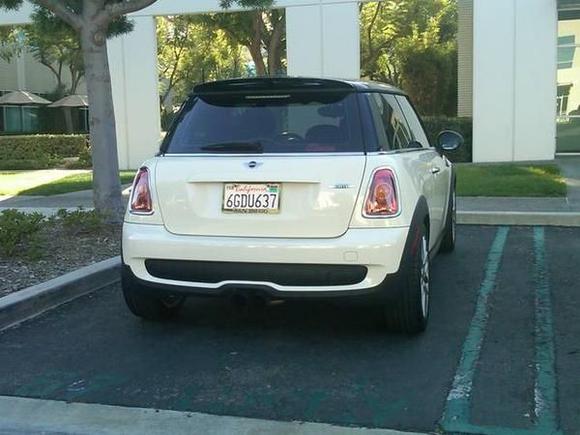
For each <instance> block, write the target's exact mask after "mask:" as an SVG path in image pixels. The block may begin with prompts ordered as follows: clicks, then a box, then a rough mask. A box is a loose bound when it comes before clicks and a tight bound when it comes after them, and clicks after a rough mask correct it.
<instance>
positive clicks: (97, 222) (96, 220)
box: [56, 208, 105, 235]
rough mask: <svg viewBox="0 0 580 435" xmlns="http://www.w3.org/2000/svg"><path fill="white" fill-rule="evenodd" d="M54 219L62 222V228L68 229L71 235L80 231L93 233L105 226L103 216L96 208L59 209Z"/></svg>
mask: <svg viewBox="0 0 580 435" xmlns="http://www.w3.org/2000/svg"><path fill="white" fill-rule="evenodd" d="M56 219H58V221H59V222H60V223H61V224H62V226H63V228H65V229H66V230H68V231H70V232H71V233H72V234H73V235H77V234H81V233H95V232H98V231H100V230H102V229H103V228H104V227H105V216H104V215H103V214H102V213H100V212H98V211H96V210H88V211H87V210H84V209H82V208H79V209H78V210H73V211H68V210H67V209H64V208H63V209H60V210H59V211H58V212H57V213H56Z"/></svg>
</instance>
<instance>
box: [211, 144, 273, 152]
mask: <svg viewBox="0 0 580 435" xmlns="http://www.w3.org/2000/svg"><path fill="white" fill-rule="evenodd" d="M201 150H202V151H217V152H222V153H228V152H236V153H263V152H264V148H263V147H262V144H261V143H260V142H223V143H212V144H209V145H204V146H202V147H201Z"/></svg>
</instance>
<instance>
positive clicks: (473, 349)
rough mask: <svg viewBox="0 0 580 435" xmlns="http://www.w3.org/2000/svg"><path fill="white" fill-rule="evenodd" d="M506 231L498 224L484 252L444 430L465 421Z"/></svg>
mask: <svg viewBox="0 0 580 435" xmlns="http://www.w3.org/2000/svg"><path fill="white" fill-rule="evenodd" d="M508 232H509V228H508V227H500V228H498V230H497V233H496V235H495V239H494V241H493V243H492V245H491V248H490V251H489V254H488V256H487V261H486V264H485V275H484V278H483V281H482V283H481V286H480V287H479V292H478V295H477V302H476V305H475V313H474V315H473V318H472V320H471V324H470V325H469V331H468V333H467V337H466V338H465V341H464V342H463V349H462V351H461V359H460V360H459V366H458V368H457V371H456V372H455V377H454V379H453V385H452V387H451V391H449V394H448V396H447V402H446V404H445V411H444V413H443V418H442V421H441V424H442V426H443V429H445V430H448V429H447V427H450V426H451V425H454V424H460V425H462V424H468V423H469V414H470V406H469V404H470V398H471V390H472V388H473V378H474V375H475V366H476V364H477V361H478V360H479V355H480V353H481V345H482V344H483V338H484V336H485V328H486V326H487V318H488V311H489V297H490V295H491V294H492V292H493V290H494V288H495V285H496V279H497V272H498V270H499V267H500V264H501V258H502V255H503V251H504V247H505V244H506V239H507V235H508Z"/></svg>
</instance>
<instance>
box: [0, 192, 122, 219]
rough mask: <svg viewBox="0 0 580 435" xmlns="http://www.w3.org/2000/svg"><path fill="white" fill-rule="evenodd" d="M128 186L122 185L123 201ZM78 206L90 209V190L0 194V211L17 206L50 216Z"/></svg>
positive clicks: (91, 195)
mask: <svg viewBox="0 0 580 435" xmlns="http://www.w3.org/2000/svg"><path fill="white" fill-rule="evenodd" d="M129 187H130V186H129V185H126V186H123V200H124V201H128V199H129V193H130V189H129ZM79 207H82V208H84V209H92V208H93V207H94V204H93V191H92V190H81V191H78V192H70V193H62V194H60V195H51V196H25V195H20V196H0V211H2V210H6V209H9V208H17V209H19V210H22V211H27V212H31V213H32V212H40V213H43V214H45V215H47V216H51V215H53V214H55V213H56V212H57V211H58V210H60V209H62V208H65V209H77V208H79Z"/></svg>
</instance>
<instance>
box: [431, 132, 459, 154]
mask: <svg viewBox="0 0 580 435" xmlns="http://www.w3.org/2000/svg"><path fill="white" fill-rule="evenodd" d="M463 142H465V140H464V139H463V136H461V135H460V134H459V133H457V132H456V131H452V130H443V131H442V132H441V133H439V135H438V136H437V145H436V148H437V149H438V150H440V151H456V150H457V149H458V148H459V147H460V146H462V145H463Z"/></svg>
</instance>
